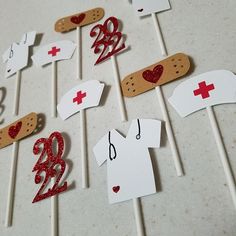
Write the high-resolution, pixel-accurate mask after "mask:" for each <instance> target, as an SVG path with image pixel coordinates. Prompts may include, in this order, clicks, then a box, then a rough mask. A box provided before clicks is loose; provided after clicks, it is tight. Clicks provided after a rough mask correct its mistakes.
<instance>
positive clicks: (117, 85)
mask: <svg viewBox="0 0 236 236" xmlns="http://www.w3.org/2000/svg"><path fill="white" fill-rule="evenodd" d="M111 62H112V67H113V72H114V81H115V88H116V94H117V100H118V104H119V108H120V115H121V121H126V114H125V107H124V100H123V96H122V93H121V87H120V76H119V72H118V68H117V61H116V57H115V56H114V55H113V56H111Z"/></svg>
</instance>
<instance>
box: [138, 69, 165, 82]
mask: <svg viewBox="0 0 236 236" xmlns="http://www.w3.org/2000/svg"><path fill="white" fill-rule="evenodd" d="M163 70H164V68H163V66H162V65H157V66H156V67H154V69H153V71H151V70H145V71H144V72H143V74H142V75H143V78H144V79H145V80H146V81H148V82H150V83H156V82H157V81H158V80H159V79H160V77H161V75H162V73H163Z"/></svg>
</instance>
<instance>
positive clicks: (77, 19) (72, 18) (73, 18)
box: [70, 13, 85, 25]
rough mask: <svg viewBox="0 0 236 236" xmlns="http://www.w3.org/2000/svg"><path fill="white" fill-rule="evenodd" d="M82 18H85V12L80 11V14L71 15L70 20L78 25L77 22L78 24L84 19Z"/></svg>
mask: <svg viewBox="0 0 236 236" xmlns="http://www.w3.org/2000/svg"><path fill="white" fill-rule="evenodd" d="M84 18H85V14H84V13H82V14H80V15H78V16H72V17H71V18H70V21H71V22H72V23H74V24H77V25H78V24H80V23H81V22H82V21H83V20H84Z"/></svg>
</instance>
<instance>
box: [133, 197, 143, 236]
mask: <svg viewBox="0 0 236 236" xmlns="http://www.w3.org/2000/svg"><path fill="white" fill-rule="evenodd" d="M133 206H134V216H135V221H136V227H137V235H138V236H145V233H144V225H143V217H142V211H141V202H140V199H139V198H134V199H133Z"/></svg>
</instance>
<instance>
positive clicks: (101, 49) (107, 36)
mask: <svg viewBox="0 0 236 236" xmlns="http://www.w3.org/2000/svg"><path fill="white" fill-rule="evenodd" d="M118 28H119V22H118V20H117V19H116V18H115V17H110V18H108V19H107V20H106V21H105V22H104V24H103V25H101V24H98V25H95V26H94V27H93V28H92V30H91V32H90V36H91V37H95V36H97V37H96V39H95V41H94V43H93V45H92V48H94V53H95V54H97V53H101V54H100V56H99V57H98V59H97V61H96V63H95V65H97V64H98V63H100V62H102V61H104V60H107V59H108V58H110V57H111V56H112V55H114V54H116V53H118V52H119V51H121V50H122V49H124V48H125V44H124V43H121V40H122V37H123V35H122V33H121V32H119V31H118ZM120 44H121V45H120Z"/></svg>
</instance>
